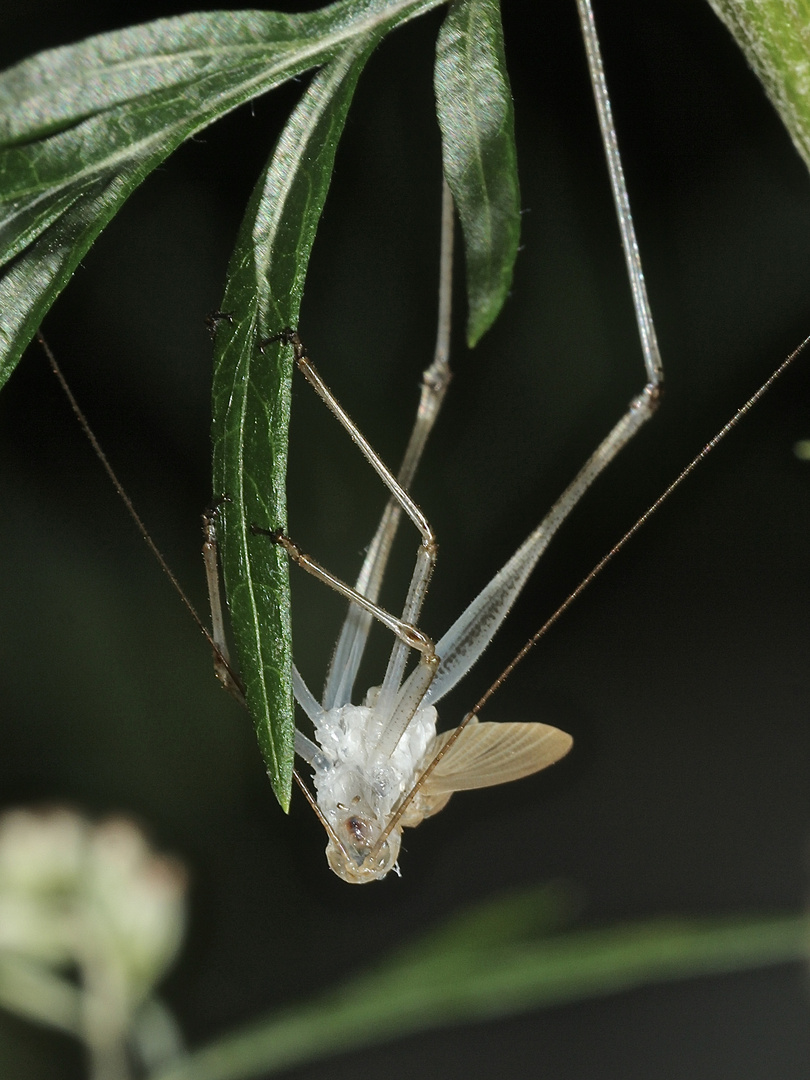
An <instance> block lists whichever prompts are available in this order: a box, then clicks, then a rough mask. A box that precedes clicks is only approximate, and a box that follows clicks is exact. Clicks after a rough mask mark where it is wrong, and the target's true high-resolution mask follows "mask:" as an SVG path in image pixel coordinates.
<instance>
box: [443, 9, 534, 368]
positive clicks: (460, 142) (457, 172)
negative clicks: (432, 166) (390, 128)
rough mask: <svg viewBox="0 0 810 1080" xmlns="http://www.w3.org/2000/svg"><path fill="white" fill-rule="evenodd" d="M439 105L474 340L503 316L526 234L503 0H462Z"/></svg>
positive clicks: (446, 41) (449, 28) (451, 15)
mask: <svg viewBox="0 0 810 1080" xmlns="http://www.w3.org/2000/svg"><path fill="white" fill-rule="evenodd" d="M435 89H436V105H437V114H438V117H439V124H440V126H441V131H442V155H443V159H444V174H445V176H446V177H447V182H448V184H449V185H450V190H451V191H452V192H453V198H454V199H455V202H456V206H457V208H458V214H459V218H460V219H461V227H462V230H463V233H464V244H465V253H466V262H467V296H468V300H469V306H470V313H469V317H468V321H467V341H468V343H469V345H470V346H471V347H472V346H473V345H475V344H476V342H477V341H478V340H479V339H480V338H481V336H482V335H483V334H484V333H485V332H486V331H487V330H488V329H489V328H490V326H491V325H492V323H493V322H494V321H495V319H496V318H497V316H498V314H499V312H500V310H501V308H502V307H503V304H504V301H505V300H506V297H507V295H508V293H509V288H510V286H511V284H512V271H513V268H514V263H515V257H516V256H517V250H518V241H519V239H520V192H519V189H518V177H517V154H516V151H515V131H514V113H513V109H512V94H511V91H510V89H509V79H508V76H507V73H506V60H505V57H504V48H503V28H502V27H501V16H500V6H499V3H498V0H456V3H454V4H452V5H451V7H450V10H449V12H448V14H447V18H446V19H445V21H444V24H443V25H442V28H441V31H440V32H439V38H438V41H437V44H436V69H435Z"/></svg>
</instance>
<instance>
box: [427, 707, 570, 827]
mask: <svg viewBox="0 0 810 1080" xmlns="http://www.w3.org/2000/svg"><path fill="white" fill-rule="evenodd" d="M452 735H453V732H452V731H446V732H444V733H443V734H442V735H437V736H436V739H435V741H434V743H433V745H432V746H431V748H430V750H429V751H428V753H427V754H426V755H425V756H426V760H427V761H430V760H431V759H432V758H433V757H435V755H436V754H437V753H438V752H439V751H440V750H441V748H442V747H443V746H444V745H446V743H447V742H448V741H449V739H450V738H451V736H452ZM573 742H574V740H573V739H572V738H571V736H570V735H568V734H566V732H564V731H560V730H559V728H555V727H550V726H549V725H548V724H498V723H483V724H481V723H470V724H468V725H467V726H466V727H465V728H464V730H463V731H462V732H461V734H460V735H459V736H458V738H457V739H456V741H455V742H454V743H453V745H452V746H451V747H450V748H449V750H448V751H447V753H446V754H445V755H444V757H443V758H442V759H441V761H439V763H438V764H437V765H436V767H435V769H434V770H433V772H432V773H431V774H430V776H429V777H428V778H427V780H426V781H425V784H424V786H423V788H422V792H423V794H424V795H425V796H427V797H430V798H432V797H435V796H437V795H448V796H449V795H450V794H452V792H454V791H468V790H470V789H471V788H481V787H492V786H493V785H495V784H505V783H507V782H508V781H509V780H519V779H520V778H521V777H522V776H530V775H531V774H532V773H535V772H539V771H540V770H541V769H545V768H547V767H548V766H549V765H553V764H554V762H555V761H559V760H560V758H562V757H565V755H566V754H567V753H568V751H569V750H570V749H571V747H572V745H573ZM434 812H435V811H434Z"/></svg>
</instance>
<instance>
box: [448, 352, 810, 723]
mask: <svg viewBox="0 0 810 1080" xmlns="http://www.w3.org/2000/svg"><path fill="white" fill-rule="evenodd" d="M808 344H810V335H808V337H806V338H805V339H804V341H803V342H802V343H801V344H800V345H797V346H796V348H795V349H794V350H793V352H792V353H791V354H790V355H789V356H788V357H787V359H785V360H783V361H782V363H781V364H780V365H779V367H778V368H777V369H776V371H774V372H773V373H772V374H771V375H770V376H769V378H767V379H766V380H765V382H764V383H763V384H762V386H760V388H759V390H757V391H756V393H754V394H752V395H751V397H750V398H749V399H748V401H746V402H745V404H744V405H741V406H740V408H739V409H737V411H736V412H735V413H734V415H733V416H732V417H731V419H730V420H729V421H728V423H726V424H724V425H723V427H722V428H721V429H720V431H718V432H717V434H716V435H715V436H714V438H713V439H710V440H709V442H707V443H706V445H705V446H704V447H703V449H702V450H701V451H700V453H699V454H697V455H696V456H695V457H694V458H693V459H692V460H691V461H690V462H689V464H688V465H687V466H686V468H685V469H683V470H682V471H681V472H680V473H679V474H678V476H677V477H676V478H675V479H674V480H673V481H672V483H671V484H670V485H669V487H667V488H666V490H665V491H664V492H663V493H662V494H661V495H659V496H658V498H657V499H656V500H655V502H654V503H653V504H652V505H651V506H650V507H648V508H647V510H645V511H644V513H643V514H642V515H641V517H640V518H639V519H638V521H636V523H635V525H633V526H632V528H630V529H628V530H627V532H626V533H625V534H624V536H623V537H622V538H621V540H619V541H618V543H616V544H614V545H613V547H612V548H611V549H610V551H608V553H607V554H606V555H605V556H604V557H603V558H601V559H600V560H599V562H598V563H597V564H596V566H594V568H593V570H591V572H590V573H589V574H588V575H587V576H586V577H584V578H583V579H582V581H581V582H580V583H579V585H577V587H576V588H575V589H574V591H573V592H572V593H571V594H570V595H569V596H568V598H567V599H566V600H564V601H563V603H562V604H560V606H559V607H558V608H557V610H556V611H555V612H554V614H553V615H551V616H550V618H548V619H546V621H545V622H544V623H543V625H542V626H541V627H540V629H539V630H538V631H537V633H535V634H533V635H532V636H531V637H530V638H529V640H528V641H527V642H526V644H525V645H524V646H523V648H522V649H521V650H520V652H519V653H518V654H517V656H515V657H514V659H513V660H512V661H511V662H510V663H509V664H507V666H506V667H505V668H504V669H503V671H502V672H501V673H500V675H499V676H498V678H497V679H496V680H495V681H494V682H493V683H492V685H491V686H490V687H489V689H488V690H487V691H486V692H485V693H484V694H483V695H482V697H481V698H480V699H479V700H478V701H477V702H476V704H475V705H474V706H473V708H472V709H471V710H470V712H469V713H467V715H466V716H465V717H464V720H463V721H462V724H464V723H466V722H467V721H468V720H469V719H470V718H471V717H473V716H477V715H478V713H479V712H480V711H481V709H483V707H484V706H485V705H486V703H487V702H488V701H489V699H490V698H491V697H492V695H493V694H494V693H495V691H496V690H498V689H499V688H500V687H501V686H502V685H503V683H505V682H506V680H507V679H508V678H509V676H510V675H511V674H512V672H513V671H514V670H515V668H516V667H517V666H518V664H519V663H520V662H521V661H522V660H523V659H524V658H525V657H526V655H527V654H528V653H529V652H531V650H532V649H533V648H534V646H535V645H536V644H537V642H538V641H539V640H540V638H541V637H543V636H544V635H545V634H546V633H547V632H548V631H549V630H550V629H551V627H552V626H553V625H554V623H556V621H557V620H558V619H559V617H560V616H561V615H562V614H563V612H565V611H567V610H568V608H569V607H570V606H571V605H572V604H573V603H574V601H575V600H577V599H578V598H579V597H580V596H581V595H582V593H583V592H584V591H585V590H586V589H587V588H588V586H589V585H590V584H591V582H592V581H593V580H594V578H596V577H598V576H599V574H601V573H602V571H603V570H604V569H605V567H606V566H607V564H608V563H609V562H610V561H611V559H612V558H613V557H614V555H618V553H619V552H620V551H621V549H622V548H623V547H624V545H625V544H626V543H627V542H628V540H631V539H632V538H633V537H634V536H635V535H636V533H637V532H638V531H639V529H640V528H641V527H642V525H644V524H645V523H646V522H647V521H649V519H650V518H651V517H652V516H653V514H654V513H655V512H656V511H657V510H659V509H660V507H661V506H662V505H663V504H664V503H665V502H666V501H667V499H668V498H669V497H670V495H672V494H673V492H674V491H676V490H677V488H679V487H680V486H681V484H682V483H683V482H684V480H685V479H686V478H687V476H690V475H691V474H692V473H693V472H694V471H695V469H696V468H697V467H698V465H700V463H701V462H702V461H703V460H704V459H705V458H706V457H707V455H708V454H710V453H711V452H712V450H714V448H715V447H716V446H717V444H718V443H720V442H721V441H722V440H723V439H725V437H726V435H728V433H729V432H730V431H731V430H732V428H735V427H736V426H737V424H739V422H740V421H741V420H742V419H743V417H744V416H746V415H747V414H748V413H749V412H750V411H751V409H753V407H754V406H755V405H756V403H757V402H758V401H759V400H760V398H762V397H763V396H764V395H765V394H767V392H768V391H769V390H770V388H771V387H772V386H773V384H774V383H775V382H776V380H777V379H778V378H780V376H782V375H783V374H784V373H785V371H787V369H788V368H789V367H790V365H791V364H792V363H793V361H794V360H795V359H796V357H797V356H798V355H799V354H800V353H801V352H802V351H803V350H804V349H805V348H806V347H807V345H808Z"/></svg>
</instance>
